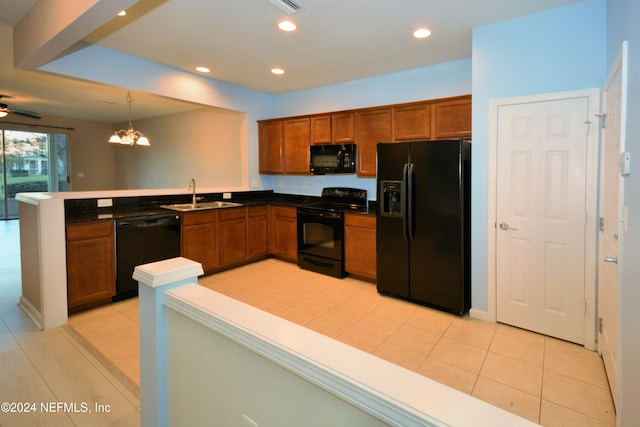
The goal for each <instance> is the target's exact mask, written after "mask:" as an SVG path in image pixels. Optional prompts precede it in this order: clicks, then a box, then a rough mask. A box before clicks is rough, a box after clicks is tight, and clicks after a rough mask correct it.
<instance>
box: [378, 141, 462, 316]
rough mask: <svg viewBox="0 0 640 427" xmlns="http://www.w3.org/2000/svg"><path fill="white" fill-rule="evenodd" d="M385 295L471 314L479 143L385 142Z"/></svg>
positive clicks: (381, 212) (381, 260) (381, 214)
mask: <svg viewBox="0 0 640 427" xmlns="http://www.w3.org/2000/svg"><path fill="white" fill-rule="evenodd" d="M377 149H378V160H377V161H378V175H377V194H378V202H377V266H376V267H377V287H378V292H380V293H381V294H386V295H390V296H395V297H399V298H403V299H407V300H411V301H415V302H418V303H421V304H425V305H428V306H432V307H434V308H438V309H441V310H445V311H449V312H452V313H457V314H462V313H464V312H466V311H468V310H469V308H470V307H471V282H470V271H471V246H470V242H471V215H470V205H471V180H470V179H471V143H470V141H467V140H447V141H421V142H399V143H378V146H377Z"/></svg>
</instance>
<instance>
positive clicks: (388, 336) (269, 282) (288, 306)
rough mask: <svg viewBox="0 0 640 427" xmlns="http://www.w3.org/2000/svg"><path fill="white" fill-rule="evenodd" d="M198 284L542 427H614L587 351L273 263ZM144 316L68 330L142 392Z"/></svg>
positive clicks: (128, 310)
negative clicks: (140, 330) (141, 322)
mask: <svg viewBox="0 0 640 427" xmlns="http://www.w3.org/2000/svg"><path fill="white" fill-rule="evenodd" d="M199 283H200V284H201V285H203V286H206V287H208V288H211V289H213V290H215V291H217V292H220V293H223V294H226V295H229V296H231V297H233V298H235V299H238V300H241V301H243V302H246V303H248V304H251V305H253V306H255V307H257V308H260V309H263V310H265V311H268V312H271V313H273V314H276V315H278V316H280V317H283V318H285V319H288V320H290V321H293V322H295V323H298V324H301V325H303V326H305V327H307V328H310V329H313V330H315V331H317V332H319V333H322V334H324V335H327V336H330V337H333V338H335V339H337V340H339V341H342V342H345V343H347V344H349V345H352V346H354V347H357V348H360V349H362V350H364V351H367V352H369V353H372V354H375V355H377V356H379V357H381V358H383V359H386V360H388V361H391V362H393V363H395V364H398V365H400V366H403V367H405V368H407V369H410V370H412V371H415V372H417V373H419V374H421V375H425V376H427V377H430V378H432V379H434V380H436V381H439V382H441V383H443V384H446V385H449V386H451V387H454V388H456V389H458V390H461V391H463V392H465V393H468V394H471V395H473V396H475V397H477V398H479V399H482V400H485V401H487V402H489V403H491V404H493V405H496V406H499V407H501V408H504V409H506V410H508V411H511V412H514V413H516V414H518V415H520V416H522V417H525V418H528V419H530V420H532V421H535V422H538V423H540V424H542V425H545V426H594V427H595V426H613V425H615V413H614V409H613V405H612V401H611V396H610V393H609V389H608V384H607V379H606V377H605V373H604V369H603V365H602V361H601V359H600V357H599V356H598V355H597V354H596V353H594V352H591V351H588V350H586V349H584V348H583V347H581V346H578V345H575V344H571V343H567V342H564V341H560V340H557V339H553V338H549V337H545V336H542V335H538V334H535V333H532V332H528V331H524V330H521V329H517V328H513V327H510V326H507V325H503V324H494V323H487V322H483V321H479V320H474V319H470V318H469V317H467V316H465V317H458V316H454V315H450V314H446V313H442V312H439V311H436V310H431V309H429V308H425V307H422V306H419V305H416V304H411V303H408V302H404V301H400V300H397V299H392V298H389V297H384V296H381V295H379V294H378V293H377V292H376V289H375V285H374V284H372V283H368V282H363V281H360V280H356V279H352V278H346V279H343V280H338V279H334V278H331V277H327V276H323V275H318V274H315V273H311V272H308V271H305V270H300V269H299V268H298V267H297V266H296V265H294V264H290V263H286V262H282V261H278V260H274V259H269V260H265V261H262V262H259V263H255V264H251V265H248V266H244V267H241V268H237V269H234V270H230V271H226V272H222V273H218V274H215V275H211V276H207V277H203V278H200V280H199ZM137 310H138V306H137V299H132V300H127V301H122V302H119V303H116V304H113V305H110V306H108V307H103V308H99V309H95V310H92V311H89V312H85V313H80V314H77V315H74V316H72V317H71V319H70V321H69V324H70V326H71V328H72V329H73V330H74V331H75V332H74V334H75V333H77V334H79V335H81V338H79V339H80V340H85V343H86V344H87V345H88V346H89V348H92V349H93V350H94V352H95V353H99V354H102V356H100V355H99V356H98V357H101V358H102V359H103V360H106V363H107V365H108V366H111V368H113V369H114V370H115V371H118V370H120V371H121V372H122V373H124V375H125V376H126V377H127V378H128V379H129V380H128V384H129V386H130V387H133V388H135V387H136V385H138V384H139V362H138V356H137V355H138V352H139V344H138V342H139V334H138V328H137V321H138V318H137ZM125 382H126V381H125Z"/></svg>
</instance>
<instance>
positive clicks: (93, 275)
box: [66, 220, 116, 312]
mask: <svg viewBox="0 0 640 427" xmlns="http://www.w3.org/2000/svg"><path fill="white" fill-rule="evenodd" d="M66 233H67V306H68V308H69V312H74V311H79V310H80V309H83V308H89V307H91V306H94V305H99V304H103V303H108V302H111V297H113V296H114V295H115V293H116V273H115V270H116V264H115V236H114V225H113V220H108V221H95V222H88V223H79V224H68V225H67V227H66Z"/></svg>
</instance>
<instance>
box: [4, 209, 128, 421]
mask: <svg viewBox="0 0 640 427" xmlns="http://www.w3.org/2000/svg"><path fill="white" fill-rule="evenodd" d="M18 236H19V235H18V221H15V220H14V221H0V242H1V243H0V403H3V404H4V402H8V403H9V404H13V407H10V408H12V409H14V410H16V411H17V410H19V409H22V411H18V412H6V411H5V410H4V408H5V407H4V406H3V410H0V426H7V427H9V426H89V425H90V426H105V427H107V426H113V425H120V426H131V427H134V426H139V425H140V401H139V399H138V397H137V395H136V394H135V393H132V392H131V391H130V390H129V389H128V388H127V387H125V386H124V385H123V384H122V383H121V381H119V379H118V378H117V377H116V376H114V375H113V374H112V373H111V371H110V370H109V369H106V368H105V366H104V365H103V364H101V363H100V362H99V361H98V360H97V359H96V358H95V357H94V356H93V355H92V354H91V353H90V352H88V351H87V349H86V348H85V347H84V346H82V345H81V344H80V343H79V342H78V341H77V340H75V339H74V338H73V336H72V335H71V334H70V333H69V331H68V329H67V328H65V327H61V328H55V329H51V330H48V331H40V330H38V329H37V328H36V326H35V325H34V323H33V322H32V321H31V319H29V317H27V315H26V314H24V312H23V311H22V310H20V308H19V307H18V306H17V301H18V300H19V297H20V294H21V273H20V249H19V247H20V243H19V237H18ZM25 404H29V405H27V406H26V408H25ZM65 404H66V405H67V406H66V409H65V407H64V406H58V405H65ZM83 404H85V405H86V406H83ZM96 404H99V405H103V406H101V407H100V409H102V412H97V411H96ZM18 405H21V406H18ZM33 405H35V406H33ZM43 405H44V406H43ZM26 409H29V410H30V412H26ZM85 409H86V411H85Z"/></svg>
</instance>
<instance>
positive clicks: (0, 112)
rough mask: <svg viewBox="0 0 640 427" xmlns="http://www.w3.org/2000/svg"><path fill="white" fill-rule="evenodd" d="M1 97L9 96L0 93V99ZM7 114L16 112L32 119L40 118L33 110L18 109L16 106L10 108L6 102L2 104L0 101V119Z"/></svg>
mask: <svg viewBox="0 0 640 427" xmlns="http://www.w3.org/2000/svg"><path fill="white" fill-rule="evenodd" d="M2 98H11V97H10V96H9V95H2V94H0V100H2ZM9 114H18V115H20V116H26V117H31V118H32V119H41V118H42V117H40V116H39V115H38V114H37V113H34V112H33V111H26V110H18V109H17V108H11V107H9V106H8V105H7V104H3V103H1V102H0V119H1V118H3V117H6V116H7V115H9Z"/></svg>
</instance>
